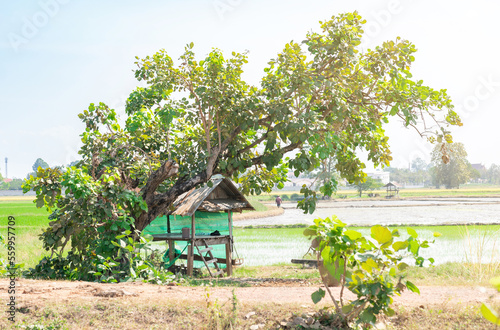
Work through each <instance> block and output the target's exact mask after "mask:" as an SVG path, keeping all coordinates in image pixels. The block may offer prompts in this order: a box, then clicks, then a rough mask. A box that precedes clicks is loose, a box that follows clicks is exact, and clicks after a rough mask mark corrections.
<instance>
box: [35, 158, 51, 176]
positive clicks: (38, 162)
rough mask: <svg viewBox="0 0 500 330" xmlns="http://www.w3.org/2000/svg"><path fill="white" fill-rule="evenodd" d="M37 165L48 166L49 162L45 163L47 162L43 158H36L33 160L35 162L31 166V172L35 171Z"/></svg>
mask: <svg viewBox="0 0 500 330" xmlns="http://www.w3.org/2000/svg"><path fill="white" fill-rule="evenodd" d="M39 167H41V168H48V167H49V164H47V162H46V161H44V160H43V159H41V158H38V159H37V160H35V163H34V164H33V166H32V168H33V172H35V173H36V171H37V170H38V168H39Z"/></svg>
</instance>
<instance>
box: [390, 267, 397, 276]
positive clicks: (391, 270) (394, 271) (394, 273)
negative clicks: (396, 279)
mask: <svg viewBox="0 0 500 330" xmlns="http://www.w3.org/2000/svg"><path fill="white" fill-rule="evenodd" d="M389 275H391V276H396V268H394V267H392V268H391V269H390V270H389Z"/></svg>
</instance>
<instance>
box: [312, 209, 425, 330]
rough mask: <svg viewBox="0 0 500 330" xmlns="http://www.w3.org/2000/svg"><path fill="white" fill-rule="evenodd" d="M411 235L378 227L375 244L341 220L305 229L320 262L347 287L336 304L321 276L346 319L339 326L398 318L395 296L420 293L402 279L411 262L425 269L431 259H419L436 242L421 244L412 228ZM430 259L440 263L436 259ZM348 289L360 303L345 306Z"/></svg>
mask: <svg viewBox="0 0 500 330" xmlns="http://www.w3.org/2000/svg"><path fill="white" fill-rule="evenodd" d="M407 233H408V235H409V237H408V238H407V239H405V240H403V239H399V237H400V233H399V231H398V230H397V229H395V230H392V231H391V230H389V229H388V228H387V227H383V226H380V225H376V226H373V227H372V228H371V239H369V238H366V237H363V235H362V234H361V233H360V232H358V231H355V230H352V229H347V228H346V224H344V223H342V222H341V221H340V220H338V219H337V218H336V217H335V216H334V217H332V219H330V218H326V219H316V220H314V225H312V226H310V227H308V228H307V229H305V230H304V235H305V236H308V237H310V238H312V239H313V243H312V245H311V247H312V248H313V249H314V252H315V254H316V257H317V259H318V263H320V262H322V263H323V265H324V266H325V268H326V269H327V270H328V273H329V274H330V275H331V276H332V277H333V278H335V279H336V280H337V281H339V282H340V285H341V286H342V290H341V291H340V297H339V299H336V298H335V297H333V295H332V293H331V290H330V289H329V287H328V278H327V276H323V275H322V276H321V277H322V280H323V283H324V284H325V286H326V290H327V292H328V294H329V296H330V298H331V299H332V301H333V303H334V305H335V311H336V313H337V314H338V315H339V316H340V319H339V322H340V323H339V324H335V326H337V327H342V328H344V327H349V326H350V324H351V323H352V322H353V321H355V322H356V323H358V324H371V325H373V324H375V321H376V316H377V315H378V314H380V313H384V314H386V315H388V316H391V315H393V314H394V311H393V310H392V309H391V307H390V304H391V303H392V301H393V299H392V296H393V295H395V294H397V295H399V294H400V293H401V292H402V291H403V290H404V289H405V288H407V289H408V290H410V291H413V292H416V293H419V290H418V288H417V287H416V286H415V285H414V284H413V283H411V282H410V281H408V280H406V279H405V278H403V277H398V276H397V275H396V274H397V271H403V270H405V269H406V268H408V267H409V265H408V264H407V263H406V262H405V261H404V260H408V258H411V259H413V260H414V261H415V264H416V265H417V266H420V267H421V266H423V264H424V261H425V259H424V258H422V257H421V256H419V251H420V249H421V248H426V247H428V246H429V243H430V242H428V241H421V240H419V239H418V234H417V232H416V231H415V230H413V229H412V228H408V229H407ZM428 260H429V261H430V262H431V263H433V262H434V260H432V258H430V259H428ZM344 288H347V289H348V290H349V291H351V292H352V293H354V294H355V295H356V299H355V300H353V301H349V302H348V301H345V299H344V297H343V292H344ZM325 295H326V294H325V291H324V290H322V289H319V290H318V291H316V292H315V293H313V294H312V296H311V298H312V300H313V302H314V303H318V302H319V301H320V300H321V299H322V298H323V297H325Z"/></svg>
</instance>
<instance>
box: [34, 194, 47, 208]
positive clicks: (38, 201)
mask: <svg viewBox="0 0 500 330" xmlns="http://www.w3.org/2000/svg"><path fill="white" fill-rule="evenodd" d="M44 205H45V202H44V201H43V197H41V198H37V200H36V207H38V208H41V207H43V206H44Z"/></svg>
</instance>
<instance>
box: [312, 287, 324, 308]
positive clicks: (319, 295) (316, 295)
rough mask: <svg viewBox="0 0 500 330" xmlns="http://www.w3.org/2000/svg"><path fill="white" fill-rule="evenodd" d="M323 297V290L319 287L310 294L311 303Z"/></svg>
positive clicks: (317, 301)
mask: <svg viewBox="0 0 500 330" xmlns="http://www.w3.org/2000/svg"><path fill="white" fill-rule="evenodd" d="M324 297H325V290H323V289H321V288H319V289H318V291H315V292H313V293H312V294H311V299H312V301H313V303H315V304H317V303H319V302H320V301H321V299H323V298H324Z"/></svg>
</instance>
